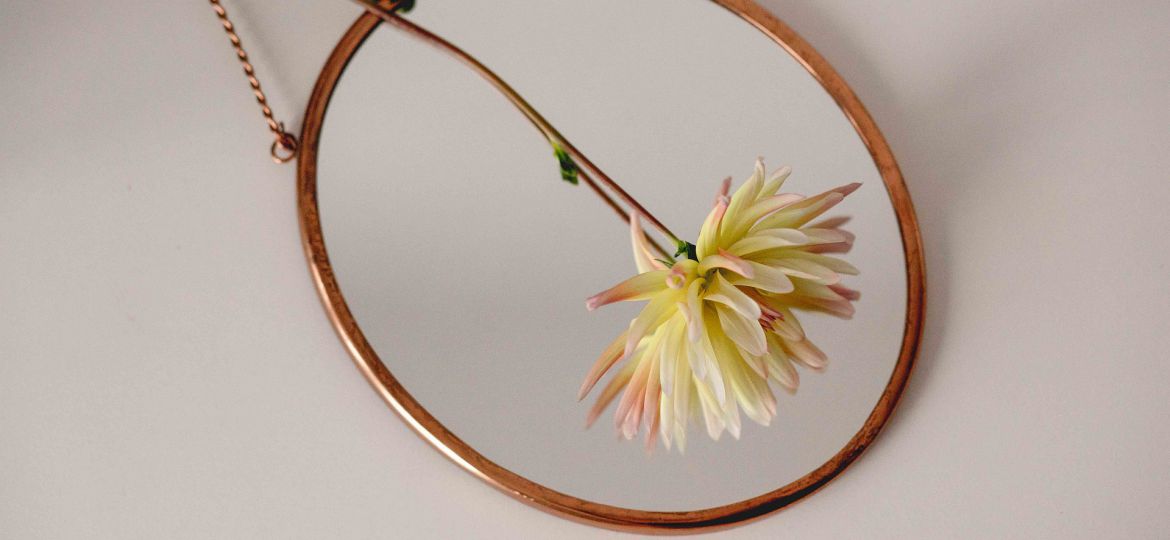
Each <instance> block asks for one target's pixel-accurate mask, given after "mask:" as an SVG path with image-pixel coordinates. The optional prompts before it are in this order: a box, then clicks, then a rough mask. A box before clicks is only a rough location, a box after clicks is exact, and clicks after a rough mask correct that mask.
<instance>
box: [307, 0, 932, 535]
mask: <svg viewBox="0 0 1170 540" xmlns="http://www.w3.org/2000/svg"><path fill="white" fill-rule="evenodd" d="M711 1H713V2H715V3H716V4H717V5H719V6H722V7H724V8H726V9H727V10H728V11H730V12H732V13H734V14H735V15H737V16H739V17H740V18H742V19H743V20H744V21H746V22H747V23H748V24H750V25H751V26H753V27H754V28H755V29H757V30H759V31H760V32H761V33H762V34H763V35H764V36H766V37H767V38H768V39H771V40H772V41H773V42H775V43H776V44H777V45H778V46H779V47H781V48H782V49H783V50H785V51H787V53H788V54H789V55H791V56H792V57H793V58H794V59H795V60H796V61H797V62H799V63H800V64H801V65H802V66H803V67H804V68H805V69H806V70H807V71H808V72H809V74H810V75H812V76H813V78H815V79H816V80H817V81H818V82H820V84H821V86H822V87H824V89H825V91H826V92H827V93H828V94H829V95H830V96H831V97H832V98H833V99H834V100H835V101H836V103H837V105H838V106H839V107H840V108H841V111H842V113H843V114H844V115H845V117H846V118H848V119H849V121H850V122H851V123H852V124H853V126H854V128H855V129H856V131H857V134H858V136H859V137H860V138H861V140H862V142H863V143H864V144H865V146H866V147H867V148H868V149H869V153H870V155H871V156H872V157H873V161H874V165H875V166H876V167H877V170H878V172H879V173H880V174H881V177H882V182H883V184H884V185H885V188H886V192H887V194H888V195H889V197H890V204H891V205H892V206H893V209H894V213H895V215H896V217H897V219H898V227H899V230H900V232H901V238H902V251H903V255H904V260H905V264H906V320H905V324H904V325H903V331H902V342H901V349H900V350H899V353H898V361H897V364H895V366H894V369H893V372H892V373H891V374H890V378H889V381H888V382H887V383H886V387H885V390H884V391H883V392H882V394H881V397H880V398H879V399H878V401H877V403H876V404H875V405H874V408H873V411H872V412H871V413H870V415H869V417H868V418H867V419H866V421H865V424H864V425H862V426H861V428H860V429H859V430H858V431H857V433H855V434H854V435H853V437H852V438H851V439H850V440H849V441H848V442H847V443H846V444H845V445H844V446H843V447H842V448H841V449H840V450H839V451H838V452H837V453H836V454H835V455H834V456H832V457H831V458H829V459H828V460H827V461H826V462H825V463H824V464H822V465H821V466H820V467H817V468H816V469H815V470H813V471H810V472H809V473H808V474H806V475H805V476H803V477H801V478H799V479H797V480H795V481H793V482H792V483H790V484H788V485H785V486H781V487H778V488H777V489H775V490H772V491H769V492H767V493H762V494H758V495H756V496H754V497H751V498H748V499H745V500H742V501H739V502H736V503H731V504H727V505H724V506H718V507H714V508H704V509H695V510H691V511H685V512H662V511H647V510H635V509H631V508H622V507H617V506H612V505H607V504H602V503H598V502H593V501H587V500H584V499H580V498H577V497H574V496H572V495H569V494H566V493H561V492H558V491H555V490H552V489H550V488H548V487H545V486H543V485H541V484H538V483H536V482H533V481H532V480H529V479H528V478H525V477H523V476H521V475H519V474H516V473H514V472H512V471H510V470H508V469H506V468H504V467H502V466H500V465H498V464H496V463H495V462H493V461H491V460H490V459H489V458H488V457H486V456H484V455H483V454H481V453H479V451H477V450H476V449H475V448H472V447H471V446H470V445H468V444H467V443H466V442H464V441H463V440H462V439H460V438H459V437H458V435H456V434H455V433H452V432H451V431H450V430H448V429H447V427H446V426H444V425H443V424H442V423H440V422H439V421H438V420H437V419H436V418H435V417H434V416H433V415H432V414H431V413H430V412H429V411H427V409H426V408H425V407H423V406H422V404H420V403H419V402H418V401H417V400H416V399H415V398H414V397H413V396H411V394H410V392H409V391H407V389H406V388H405V387H404V386H403V385H402V383H401V382H399V380H398V379H397V378H396V377H395V376H394V374H393V373H391V372H390V370H389V368H387V367H386V364H385V363H384V362H383V360H382V359H381V358H380V357H379V355H378V352H377V351H375V350H374V348H373V346H372V345H370V343H369V341H367V340H366V337H365V334H363V332H362V329H361V327H360V326H359V325H358V321H357V320H356V319H355V318H354V315H353V313H352V312H350V310H349V306H348V304H347V303H346V301H345V296H344V295H343V294H342V291H341V288H340V285H339V284H338V282H337V276H336V275H335V274H334V272H333V267H332V265H331V264H330V261H329V254H328V251H327V250H326V247H325V239H324V236H323V234H322V230H321V218H320V214H319V208H318V205H317V157H318V156H317V155H318V144H319V142H320V137H321V128H322V126H323V123H324V117H325V112H326V109H327V108H328V106H329V100H330V98H331V97H332V95H333V91H334V89H335V88H336V85H337V82H338V80H339V79H340V78H341V74H342V72H343V71H344V70H345V67H346V65H347V64H348V63H349V61H350V60H351V59H352V58H353V56H354V54H355V53H356V52H357V51H358V49H359V48H360V47H361V45H362V43H363V42H364V41H365V40H366V38H367V37H369V36H370V35H371V34H372V33H373V31H374V30H375V29H376V28H377V27H378V26H379V24H380V22H381V20H382V19H381V18H380V17H379V16H377V15H373V14H371V13H365V14H362V15H361V16H360V17H359V18H358V19H357V21H356V22H354V24H353V26H352V27H350V29H349V30H348V31H347V32H346V33H345V35H344V36H342V38H341V41H340V42H339V43H338V44H337V47H336V48H335V49H334V50H333V53H332V54H331V55H330V57H329V60H328V61H327V62H326V64H325V67H324V68H322V70H321V74H320V76H319V77H318V78H317V83H316V86H315V87H314V88H313V93H312V95H311V96H310V98H309V104H308V107H307V109H306V111H305V123H304V126H303V127H302V132H301V140H302V145H303V154H302V156H301V159H300V160H298V162H297V178H298V185H297V199H298V204H297V206H298V210H299V213H300V221H301V238H302V241H303V243H304V246H305V254H306V256H307V258H308V263H309V270H310V272H311V274H312V278H313V281H314V283H315V285H316V287H317V291H318V293H319V294H320V295H321V301H322V303H323V304H324V306H325V310H326V313H327V314H328V316H329V319H330V321H331V322H332V323H333V326H334V328H335V329H336V330H337V333H338V335H339V336H340V337H341V340H342V342H343V343H344V345H345V347H346V349H347V350H348V351H349V353H350V356H351V357H352V358H353V361H354V364H355V365H356V366H357V368H358V370H359V371H360V372H361V373H362V375H363V376H364V377H365V378H366V380H367V381H368V382H369V383H370V386H372V387H373V389H374V391H375V392H377V394H378V395H379V396H380V397H381V398H382V399H383V400H384V401H385V402H386V403H387V404H388V405H389V406H390V408H391V409H393V410H394V411H395V412H396V413H398V415H399V416H401V417H402V419H403V420H404V421H405V422H406V423H407V424H408V425H409V426H410V427H411V428H413V429H414V430H415V431H416V432H417V433H418V434H419V435H420V436H421V437H422V438H423V439H424V440H426V441H427V442H428V443H430V444H431V445H433V446H434V447H435V448H436V449H437V450H438V451H439V452H441V453H442V454H443V455H445V456H447V457H448V458H449V459H451V460H452V461H454V462H455V463H456V464H458V465H459V466H460V467H463V468H464V469H466V470H467V471H468V472H470V473H471V474H473V475H475V476H476V477H478V478H480V479H482V480H484V481H485V482H487V483H488V484H490V485H491V486H493V487H495V488H498V489H499V490H501V491H503V492H505V493H507V494H508V495H511V496H513V497H516V498H517V499H519V500H520V501H522V502H525V503H528V504H531V505H532V506H534V507H536V508H539V509H541V510H545V511H549V512H552V513H554V514H557V515H560V516H562V517H566V518H569V519H573V520H577V521H581V522H584V523H589V524H592V525H598V526H602V527H607V528H611V529H618V530H626V531H634V532H641V533H680V532H693V531H696V530H703V529H715V528H723V527H728V526H733V525H738V524H742V523H746V522H748V521H751V520H755V519H759V518H760V517H762V516H765V515H767V514H769V513H771V512H775V511H777V510H780V509H783V508H787V507H788V506H790V505H792V504H793V503H795V502H797V501H799V500H801V499H802V498H804V497H806V496H808V495H810V494H812V493H814V492H816V491H817V490H819V489H821V488H822V487H824V486H825V485H826V484H828V483H829V482H830V481H831V480H833V479H834V478H836V477H837V475H839V474H841V472H842V471H844V470H845V469H846V468H847V467H849V465H851V464H852V463H853V462H854V461H856V460H857V458H858V457H859V456H860V455H861V454H862V453H863V452H864V451H865V449H866V448H868V447H869V445H870V444H872V443H873V442H874V440H875V438H876V437H877V436H878V433H879V432H880V431H881V430H882V427H883V426H885V425H886V422H887V420H889V418H890V415H891V414H893V412H894V409H895V407H896V406H897V404H898V400H899V398H900V397H901V396H902V392H903V390H905V388H906V384H907V382H908V381H909V378H910V373H911V371H912V370H913V367H914V362H915V358H916V357H917V355H918V350H919V344H920V342H921V339H922V328H923V321H924V319H925V309H926V274H925V272H926V269H925V265H924V258H923V253H922V241H921V236H920V232H919V229H918V221H917V218H916V216H915V214H914V205H913V203H912V202H911V200H910V193H909V191H907V189H906V184H905V181H904V180H903V178H902V172H901V171H900V170H899V168H898V164H897V161H896V160H895V159H894V154H893V152H892V151H891V150H890V147H889V145H888V144H887V143H886V140H885V138H884V137H883V136H882V134H881V131H880V130H879V129H878V127H877V124H876V123H874V121H873V119H872V118H871V117H870V116H869V113H868V112H867V111H866V110H865V107H864V106H863V105H862V104H861V101H860V100H858V98H857V96H856V95H855V94H854V93H853V90H851V89H850V88H849V86H848V85H847V84H846V83H845V81H844V80H843V79H842V78H841V76H840V75H838V74H837V72H836V71H835V70H833V68H832V67H831V66H830V65H829V63H828V62H827V61H826V60H825V59H824V58H823V57H822V56H821V55H820V54H819V53H817V51H816V50H815V49H813V48H812V46H811V45H809V44H808V42H806V41H805V40H804V39H803V38H801V37H800V36H799V35H797V34H796V32H794V31H793V30H792V29H791V28H789V27H788V26H787V25H786V24H784V22H782V21H781V20H780V19H778V18H776V17H775V16H774V15H772V14H771V13H769V12H768V11H767V10H765V9H764V8H763V7H761V6H760V5H758V4H757V3H756V2H754V1H753V0H711ZM383 353H385V354H389V352H388V351H383Z"/></svg>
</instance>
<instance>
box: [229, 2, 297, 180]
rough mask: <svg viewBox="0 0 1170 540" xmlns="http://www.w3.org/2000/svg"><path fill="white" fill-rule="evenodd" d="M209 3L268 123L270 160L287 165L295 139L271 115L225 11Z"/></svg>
mask: <svg viewBox="0 0 1170 540" xmlns="http://www.w3.org/2000/svg"><path fill="white" fill-rule="evenodd" d="M209 1H210V2H211V9H213V10H215V15H216V16H217V17H219V20H220V22H221V23H223V31H224V32H226V33H227V36H228V40H230V41H231V42H232V47H234V48H235V49H236V59H237V60H239V61H240V66H242V67H243V68H244V75H246V76H247V77H248V84H249V85H251V87H252V94H253V95H255V96H256V102H257V103H259V104H260V112H261V113H262V114H263V115H264V120H265V121H266V122H267V123H268V130H269V131H271V132H272V135H273V137H274V140H273V141H272V147H271V148H269V151H268V153H269V154H271V155H272V160H273V161H275V162H277V163H288V162H289V161H292V159H293V158H294V157H296V156H297V150H298V146H297V138H296V137H294V136H293V135H292V134H291V133H289V132H287V131H285V130H284V122H278V121H276V118H275V117H274V116H273V114H272V108H271V107H269V106H268V98H267V97H266V96H265V95H264V91H263V90H261V89H260V79H257V78H256V69H255V68H254V67H252V62H250V61H248V53H247V52H246V51H244V46H243V45H242V44H241V43H240V36H239V34H236V27H235V25H234V24H232V21H231V19H230V18H228V14H227V10H226V9H224V8H223V6H222V5H221V4H220V3H219V0H209Z"/></svg>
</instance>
